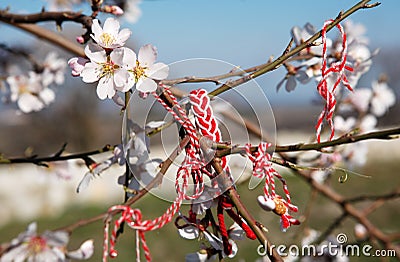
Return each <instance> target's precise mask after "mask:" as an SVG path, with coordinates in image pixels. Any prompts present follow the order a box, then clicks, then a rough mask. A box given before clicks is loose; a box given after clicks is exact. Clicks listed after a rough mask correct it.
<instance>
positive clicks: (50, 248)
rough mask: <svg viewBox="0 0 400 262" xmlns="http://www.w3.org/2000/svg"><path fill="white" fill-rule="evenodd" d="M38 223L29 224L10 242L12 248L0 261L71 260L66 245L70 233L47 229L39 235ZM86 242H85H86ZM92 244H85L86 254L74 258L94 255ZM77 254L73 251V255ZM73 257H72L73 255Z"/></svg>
mask: <svg viewBox="0 0 400 262" xmlns="http://www.w3.org/2000/svg"><path fill="white" fill-rule="evenodd" d="M36 230H37V224H36V223H35V222H33V223H31V224H29V226H28V228H27V230H26V231H25V232H23V233H21V234H19V235H18V237H17V238H15V239H13V240H12V241H11V243H10V248H9V250H7V251H6V252H5V253H4V254H3V255H2V256H1V257H0V262H10V261H25V260H27V261H69V258H70V257H69V253H68V251H67V249H66V246H67V244H68V241H69V234H68V233H67V232H66V231H45V232H44V233H43V234H41V235H38V234H37V232H36ZM84 244H85V243H84ZM90 246H93V242H92V244H91V245H90V244H88V243H87V244H85V245H84V246H83V247H82V246H81V248H82V251H85V252H86V253H85V254H86V255H85V256H75V257H73V258H74V259H79V260H82V259H88V258H90V257H91V256H92V254H93V252H90ZM74 254H76V253H75V252H74V251H72V255H74ZM71 258H72V257H71Z"/></svg>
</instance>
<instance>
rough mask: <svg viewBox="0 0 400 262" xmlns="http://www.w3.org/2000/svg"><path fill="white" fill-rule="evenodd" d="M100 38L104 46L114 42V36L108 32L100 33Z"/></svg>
mask: <svg viewBox="0 0 400 262" xmlns="http://www.w3.org/2000/svg"><path fill="white" fill-rule="evenodd" d="M100 40H101V42H102V43H103V44H104V45H105V46H110V45H112V44H113V43H114V42H115V40H116V39H115V37H114V36H112V35H110V34H109V33H102V34H101V35H100Z"/></svg>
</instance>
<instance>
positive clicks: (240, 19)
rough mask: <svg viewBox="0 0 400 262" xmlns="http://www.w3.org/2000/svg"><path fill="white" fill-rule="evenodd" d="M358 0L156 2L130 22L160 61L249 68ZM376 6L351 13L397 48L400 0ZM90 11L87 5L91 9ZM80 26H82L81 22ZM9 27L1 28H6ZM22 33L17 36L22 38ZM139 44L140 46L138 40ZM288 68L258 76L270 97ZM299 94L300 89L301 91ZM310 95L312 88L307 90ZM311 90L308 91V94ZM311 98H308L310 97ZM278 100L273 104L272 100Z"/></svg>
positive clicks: (22, 1) (20, 6)
mask: <svg viewBox="0 0 400 262" xmlns="http://www.w3.org/2000/svg"><path fill="white" fill-rule="evenodd" d="M356 2H357V1H349V0H334V1H315V0H302V1H295V0H292V1H265V0H217V1H215V0H202V1H194V0H171V1H166V0H150V1H143V2H142V3H141V4H140V8H141V10H142V16H141V18H140V19H139V21H138V22H137V23H136V24H133V25H130V24H124V25H123V26H122V27H130V28H131V29H132V31H133V40H132V44H131V46H132V45H134V46H135V47H134V48H137V47H139V46H140V45H143V44H146V43H152V44H153V45H155V46H157V48H158V50H159V60H160V61H163V62H165V63H172V62H175V61H179V60H182V59H188V58H213V59H220V60H223V61H227V62H229V63H232V64H235V65H239V66H241V67H243V68H246V67H249V66H253V65H257V64H261V63H263V62H265V61H266V60H267V59H268V58H269V57H270V56H271V55H273V56H274V57H277V56H279V55H280V54H281V52H282V51H283V49H284V48H285V47H286V45H287V43H288V42H289V40H290V29H291V28H292V27H293V26H294V25H298V26H303V25H304V24H305V23H306V22H311V23H312V24H313V25H315V26H316V27H317V28H320V27H321V26H322V24H323V22H324V21H325V20H326V19H329V18H334V17H336V15H337V14H338V13H339V11H340V10H346V9H348V8H349V7H351V6H352V5H353V4H355V3H356ZM382 2H383V3H382V4H381V5H380V6H379V7H377V8H374V9H368V10H360V11H358V12H357V13H355V14H354V15H352V16H351V19H352V20H353V21H355V22H359V23H363V24H364V25H365V26H366V27H367V36H368V37H369V38H370V39H371V46H373V47H381V48H384V47H385V46H396V45H398V43H399V42H400V41H399V40H400V34H399V33H398V28H397V27H396V23H395V21H394V20H395V17H396V16H398V11H399V10H400V9H399V7H400V2H399V1H395V0H383V1H382ZM45 3H46V2H45V1H39V0H18V1H8V0H6V1H4V0H3V1H1V3H0V7H1V8H3V7H5V6H7V5H9V6H11V11H17V10H25V11H27V12H37V11H39V10H40V9H41V6H42V5H43V4H45ZM86 10H88V9H84V11H86ZM78 27H79V26H78ZM3 30H7V31H9V29H8V28H7V29H5V28H4V26H2V27H0V32H1V31H3ZM18 36H19V34H18V35H15V37H16V38H17V37H18ZM133 43H134V44H133ZM283 75H284V71H283V70H278V72H273V73H271V74H269V75H266V76H263V77H261V78H260V79H259V80H257V81H258V82H259V83H260V85H262V87H263V89H264V90H265V91H266V93H267V95H268V97H270V98H271V99H272V100H276V101H279V100H281V99H283V97H285V99H287V98H288V96H289V101H290V100H293V99H294V100H297V99H295V96H294V95H293V94H289V95H287V94H286V93H285V92H284V91H283V90H282V91H280V93H279V94H276V92H275V86H276V84H277V82H279V80H280V79H281V78H282V77H283ZM296 91H297V94H299V92H300V91H298V90H296ZM303 91H306V92H301V95H302V96H304V97H307V96H308V97H310V94H311V91H309V90H303ZM307 94H308V95H307ZM306 99H307V98H306ZM272 103H273V102H272Z"/></svg>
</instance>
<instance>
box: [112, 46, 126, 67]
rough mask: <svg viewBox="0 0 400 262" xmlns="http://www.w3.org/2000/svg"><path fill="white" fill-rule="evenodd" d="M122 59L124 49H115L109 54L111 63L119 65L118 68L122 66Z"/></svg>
mask: <svg viewBox="0 0 400 262" xmlns="http://www.w3.org/2000/svg"><path fill="white" fill-rule="evenodd" d="M123 57H124V49H123V48H116V49H114V50H113V51H112V52H111V54H110V58H111V61H112V62H113V63H114V64H116V65H119V66H122V59H123Z"/></svg>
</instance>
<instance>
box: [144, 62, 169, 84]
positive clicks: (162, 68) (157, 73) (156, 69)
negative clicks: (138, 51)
mask: <svg viewBox="0 0 400 262" xmlns="http://www.w3.org/2000/svg"><path fill="white" fill-rule="evenodd" d="M168 73H169V67H168V66H167V65H166V64H164V63H156V64H154V65H152V66H151V67H150V68H149V69H148V71H147V72H146V74H147V76H148V77H149V78H152V79H156V80H163V79H165V78H167V77H168Z"/></svg>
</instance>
